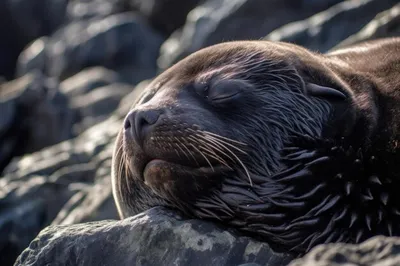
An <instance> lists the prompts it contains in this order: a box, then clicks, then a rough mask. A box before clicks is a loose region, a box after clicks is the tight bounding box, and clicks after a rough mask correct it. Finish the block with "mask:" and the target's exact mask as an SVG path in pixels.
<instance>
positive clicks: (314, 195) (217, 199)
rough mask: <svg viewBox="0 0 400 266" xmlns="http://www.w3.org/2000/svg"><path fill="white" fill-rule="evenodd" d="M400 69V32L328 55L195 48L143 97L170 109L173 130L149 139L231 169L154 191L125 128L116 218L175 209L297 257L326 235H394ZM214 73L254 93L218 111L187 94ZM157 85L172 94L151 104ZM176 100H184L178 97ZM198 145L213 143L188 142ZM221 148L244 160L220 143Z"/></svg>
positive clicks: (256, 47)
mask: <svg viewBox="0 0 400 266" xmlns="http://www.w3.org/2000/svg"><path fill="white" fill-rule="evenodd" d="M398 73H400V40H399V39H387V40H381V41H374V42H369V43H365V44H361V45H358V46H355V47H352V48H349V49H345V50H341V51H336V52H333V53H331V54H327V55H320V54H316V53H312V52H310V51H308V50H306V49H304V48H301V47H298V46H295V45H291V44H286V43H270V42H265V41H254V42H232V43H226V44H220V45H217V46H213V47H211V48H207V49H203V50H201V51H199V52H197V53H195V54H193V55H191V56H189V57H188V58H186V59H184V60H183V61H181V62H179V63H178V64H177V65H175V66H173V67H172V68H170V69H169V70H167V71H166V72H164V73H163V74H162V75H160V76H159V77H158V78H156V79H155V80H154V81H153V82H152V83H151V84H150V85H149V87H148V89H147V90H146V92H145V94H144V95H143V97H142V98H141V99H140V100H139V103H138V104H137V105H136V106H137V107H138V108H139V107H140V108H141V106H145V107H146V108H169V109H171V114H170V117H171V119H170V120H168V121H166V122H165V124H164V128H166V129H165V130H166V131H167V132H166V133H165V134H166V135H165V134H164V133H163V134H164V135H160V136H162V138H161V140H162V141H160V138H159V139H158V142H157V141H153V142H151V141H150V140H149V141H148V144H149V145H148V147H150V148H148V149H151V152H152V153H155V154H157V153H159V154H162V155H167V157H169V158H178V157H185V156H186V157H187V158H188V159H187V160H189V161H190V160H191V159H190V156H193V155H191V154H189V152H185V149H184V147H185V146H186V147H190V149H191V150H192V152H193V153H194V156H195V157H197V158H198V159H199V160H201V156H200V153H205V154H211V155H212V154H214V155H215V156H216V157H219V159H218V158H217V159H218V160H223V161H224V162H226V163H228V164H229V166H230V167H232V168H233V170H234V171H232V172H221V174H220V175H219V176H215V177H213V178H211V179H207V180H206V179H200V178H197V177H196V178H195V177H193V178H192V179H190V182H183V181H182V180H180V179H177V180H174V182H173V183H171V184H173V185H171V186H161V185H162V184H154V185H155V186H157V187H152V188H150V187H149V186H147V185H145V184H144V181H143V180H141V179H140V178H139V177H138V172H135V171H131V170H130V169H128V166H127V162H126V160H127V158H126V157H127V154H128V157H135V156H136V157H137V161H138V162H139V161H140V158H141V156H142V155H141V154H140V153H139V152H138V151H137V149H135V148H134V146H133V148H132V150H131V151H129V149H128V150H126V149H122V148H121V147H123V146H124V138H123V134H122V129H121V133H120V134H119V136H118V139H117V143H116V148H115V152H114V160H113V190H114V197H115V199H116V203H117V206H118V209H119V212H120V215H121V217H127V216H130V215H134V214H136V213H138V212H141V211H143V210H146V209H148V208H151V207H153V206H158V205H165V206H170V207H173V208H177V209H179V210H181V211H183V212H184V213H185V214H186V215H188V216H192V217H199V218H204V219H212V220H217V221H220V222H222V223H224V224H226V225H230V226H233V227H235V228H238V229H240V231H242V232H245V233H246V234H250V235H254V236H256V237H259V238H261V239H262V240H264V241H266V242H268V243H270V244H271V245H273V246H274V247H275V248H276V249H279V250H283V251H293V252H297V253H303V252H305V251H307V250H309V249H310V248H311V247H313V246H315V245H316V244H319V243H324V242H337V241H344V242H359V241H361V240H363V239H365V238H368V237H370V236H373V235H376V234H384V235H392V234H395V235H399V234H400V226H399V225H400V218H399V217H400V216H399V215H400V211H399V210H400V203H399V202H400V197H399V196H398V195H397V194H398V193H397V191H396V189H395V188H396V187H397V185H400V181H399V180H398V179H399V178H400V171H399V170H398V167H397V164H398V162H399V161H400V156H399V145H400V144H399V143H398V141H399V130H400V124H399V123H400V121H399V117H400V107H399V104H400V95H399V94H400V75H399V74H398ZM211 79H217V80H230V79H238V80H241V81H243V82H245V83H246V86H247V87H248V91H247V93H245V94H244V96H242V98H241V99H239V101H238V102H237V103H236V104H235V105H234V106H235V108H223V107H222V108H214V107H213V106H210V105H209V104H208V103H207V102H205V101H203V100H199V99H197V98H196V97H194V98H193V96H192V95H191V94H188V93H186V91H185V90H187V86H188V84H193V83H202V82H210V80H211ZM309 82H312V83H316V84H319V85H322V86H328V87H331V88H335V89H337V90H340V91H341V92H343V93H345V94H346V95H347V96H348V100H347V101H337V100H332V99H325V98H323V97H322V98H321V97H313V96H310V95H308V94H307V91H306V86H307V83H309ZM166 88H167V89H166ZM157 93H158V94H162V93H165V95H163V97H164V99H165V100H163V101H160V100H157V101H156V100H154V99H157V95H158V94H157ZM159 97H161V96H159ZM181 102H187V103H189V104H188V105H187V106H182V105H178V104H177V103H181ZM143 108H144V107H143ZM182 113H183V114H184V113H190V114H192V115H191V116H189V117H186V116H184V115H182ZM197 115H198V116H199V117H201V119H200V120H199V119H197V117H196V116H197ZM182 123H184V124H185V125H184V126H183V124H182ZM173 126H175V127H174V128H173ZM192 127H193V129H192V131H188V130H186V129H187V128H192ZM176 128H180V129H181V131H182V132H184V133H183V134H181V135H179V141H176V140H172V137H170V136H174V135H173V134H174V132H176ZM174 130H175V131H174ZM196 130H198V131H196ZM201 131H207V132H212V133H214V134H218V135H220V136H224V137H226V138H229V139H232V140H235V141H237V142H240V143H245V144H246V145H245V147H241V146H240V145H239V146H237V147H240V149H243V150H244V151H245V153H246V154H243V153H241V152H238V151H237V150H234V149H233V148H232V147H230V146H228V145H227V144H226V143H225V144H223V143H222V144H221V143H220V144H219V145H220V146H218V145H215V143H214V145H208V146H207V144H206V142H207V141H210V140H213V141H217V140H215V139H210V138H211V137H210V136H208V137H204V135H201V133H196V132H201ZM196 134H198V135H196ZM194 136H195V138H193V137H194ZM202 136H203V137H202ZM205 136H207V135H205ZM196 140H197V141H196ZM227 142H228V143H231V144H232V145H233V144H234V143H233V142H229V141H227ZM202 143H203V144H204V145H205V147H206V149H203V150H202V151H196V150H194V148H192V147H193V146H196V147H198V146H199V145H200V146H201V145H202ZM190 145H192V146H190ZM223 145H225V146H227V147H226V149H228V148H229V149H231V150H232V151H234V153H235V156H237V157H238V160H240V162H242V163H243V164H244V166H245V167H244V168H243V166H242V165H241V164H240V163H239V161H238V160H236V159H232V157H233V156H232V155H230V157H231V159H229V158H228V157H229V156H227V155H223V154H222V153H221V151H220V150H218V149H217V148H218V147H220V149H224V148H222V146H223ZM235 145H237V144H235ZM125 146H127V145H126V144H125ZM157 147H158V148H157ZM163 147H164V148H163ZM213 147H216V148H214V150H212V149H213ZM149 151H150V150H149ZM149 151H148V152H149ZM170 151H173V152H174V153H176V154H177V155H173V154H170V153H169V152H170ZM225 153H229V151H227V150H226V151H225ZM228 155H229V154H228ZM215 156H214V157H215ZM185 160H186V159H185ZM210 160H211V162H212V163H215V162H216V161H218V160H212V158H211V157H210ZM211 162H210V163H211ZM245 169H248V172H249V173H248V174H247V173H246V170H245ZM249 179H250V180H249ZM158 185H160V187H158ZM193 195H194V196H193ZM364 205H365V206H368V207H365V206H364ZM343 228H344V229H343Z"/></svg>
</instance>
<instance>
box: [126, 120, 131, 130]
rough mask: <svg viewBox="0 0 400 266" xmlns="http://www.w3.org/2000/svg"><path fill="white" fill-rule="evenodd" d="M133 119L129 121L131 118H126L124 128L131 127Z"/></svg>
mask: <svg viewBox="0 0 400 266" xmlns="http://www.w3.org/2000/svg"><path fill="white" fill-rule="evenodd" d="M131 126H132V125H131V121H129V119H128V118H127V119H125V123H124V129H125V130H126V129H129V128H130V127H131Z"/></svg>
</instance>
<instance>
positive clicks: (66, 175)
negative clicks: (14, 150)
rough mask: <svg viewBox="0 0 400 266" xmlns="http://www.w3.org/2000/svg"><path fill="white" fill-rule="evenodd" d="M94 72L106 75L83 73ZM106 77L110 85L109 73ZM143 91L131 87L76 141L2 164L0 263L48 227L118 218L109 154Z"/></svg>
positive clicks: (10, 260)
mask: <svg viewBox="0 0 400 266" xmlns="http://www.w3.org/2000/svg"><path fill="white" fill-rule="evenodd" d="M99 71H100V72H101V73H103V74H104V73H107V71H106V70H104V69H99V68H96V69H92V71H88V73H97V72H99ZM81 74H82V73H81ZM108 74H109V77H108V80H109V81H110V80H112V76H113V74H112V73H110V72H108ZM93 76H94V77H96V75H93ZM97 80H99V79H97ZM105 80H107V78H105ZM75 82H77V81H76V80H75ZM68 83H69V84H65V87H64V88H63V90H65V91H66V92H67V93H70V95H71V94H73V91H74V90H67V89H66V88H69V87H72V86H73V83H74V82H73V81H72V80H70V81H69V82H68ZM78 87H79V86H78ZM88 87H90V86H87V87H85V86H82V85H81V86H80V88H84V89H85V90H82V89H79V88H78V89H76V90H80V91H81V92H83V91H86V90H87V89H88ZM143 87H144V84H143V85H139V86H138V87H137V88H136V89H135V90H132V88H131V87H130V91H131V92H130V93H129V94H128V95H127V96H126V97H125V98H124V100H123V101H122V102H121V104H120V107H119V108H118V109H116V110H113V113H114V115H112V116H110V117H109V118H108V119H106V120H104V121H103V122H101V123H98V124H96V125H95V126H92V127H91V128H89V129H87V130H86V131H85V132H83V133H82V134H80V135H79V136H78V137H76V138H74V139H71V140H68V141H64V142H62V143H59V144H57V145H54V146H52V147H49V148H46V149H44V150H42V151H40V152H36V153H33V154H30V155H25V156H24V157H22V158H16V159H14V160H13V162H12V163H11V164H9V165H8V166H7V168H6V169H5V170H4V175H3V176H2V177H1V178H0V265H2V266H3V265H10V263H13V262H14V261H15V258H16V257H17V255H18V254H19V253H21V252H22V250H23V249H24V248H26V247H27V246H28V245H29V242H30V241H32V239H33V238H34V237H35V236H36V235H37V234H38V233H39V232H40V230H42V229H43V228H44V227H46V226H47V225H50V224H54V225H60V224H63V225H68V224H74V223H82V222H89V221H97V220H104V219H117V218H118V217H117V211H116V208H115V204H114V201H113V198H112V192H111V179H110V175H111V157H112V151H113V148H114V142H115V138H116V136H117V133H118V131H119V129H120V128H121V125H122V119H123V117H124V116H125V114H126V113H127V112H128V110H129V108H130V106H131V105H132V102H133V101H135V99H136V98H137V97H138V93H140V92H141V91H142V90H143ZM114 89H116V90H117V89H118V86H116V87H114ZM96 90H97V88H95V89H94V90H87V91H89V92H95V91H96ZM110 90H111V89H110ZM74 98H75V97H72V99H74ZM76 99H79V97H78V96H77V97H76ZM0 121H1V120H0Z"/></svg>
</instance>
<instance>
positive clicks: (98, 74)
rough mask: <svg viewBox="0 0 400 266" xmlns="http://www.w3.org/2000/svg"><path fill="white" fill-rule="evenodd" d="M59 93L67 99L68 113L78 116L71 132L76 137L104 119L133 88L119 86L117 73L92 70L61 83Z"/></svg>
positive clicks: (121, 84) (100, 69) (102, 69)
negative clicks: (70, 111)
mask: <svg viewBox="0 0 400 266" xmlns="http://www.w3.org/2000/svg"><path fill="white" fill-rule="evenodd" d="M60 90H61V91H62V92H63V93H65V95H67V96H68V97H69V99H70V106H71V109H72V110H74V111H75V112H76V113H77V117H76V121H75V124H74V127H73V132H74V135H78V134H80V133H81V132H83V131H84V130H86V129H88V128H89V127H91V126H93V125H95V124H97V123H99V122H101V121H104V120H105V119H107V118H108V117H109V116H110V115H111V114H112V113H113V112H114V111H115V110H116V109H117V107H118V105H119V103H120V101H121V99H122V98H123V97H124V96H126V95H127V94H129V93H130V92H131V91H132V90H133V87H132V86H130V85H128V84H124V83H121V78H120V75H119V74H118V73H116V72H114V71H112V70H109V69H106V68H103V67H93V68H87V69H85V70H83V71H81V72H79V73H78V74H76V75H74V76H72V77H70V78H68V79H66V80H65V81H63V82H62V83H61V88H60Z"/></svg>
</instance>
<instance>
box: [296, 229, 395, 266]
mask: <svg viewBox="0 0 400 266" xmlns="http://www.w3.org/2000/svg"><path fill="white" fill-rule="evenodd" d="M311 265H312V266H350V265H371V266H372V265H374V266H378V265H380V266H383V265H384V266H398V265H400V238H398V237H384V236H377V237H374V238H371V239H369V240H367V241H365V242H363V243H361V244H359V245H350V244H325V245H320V246H317V247H315V248H313V249H312V250H311V251H310V252H309V253H308V254H307V255H305V256H304V257H303V258H301V259H297V260H295V261H293V262H292V263H290V265H289V266H311Z"/></svg>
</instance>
